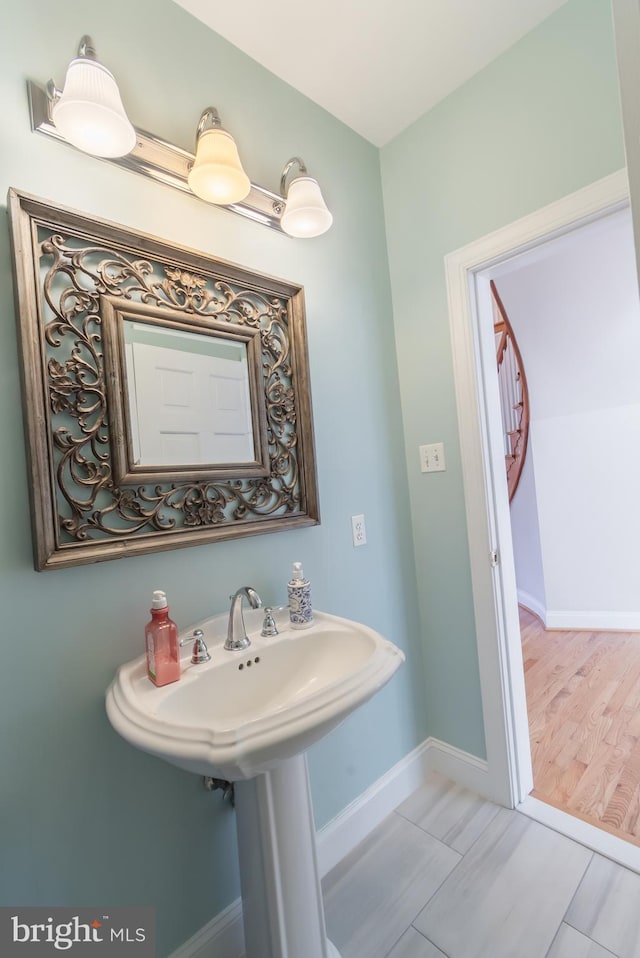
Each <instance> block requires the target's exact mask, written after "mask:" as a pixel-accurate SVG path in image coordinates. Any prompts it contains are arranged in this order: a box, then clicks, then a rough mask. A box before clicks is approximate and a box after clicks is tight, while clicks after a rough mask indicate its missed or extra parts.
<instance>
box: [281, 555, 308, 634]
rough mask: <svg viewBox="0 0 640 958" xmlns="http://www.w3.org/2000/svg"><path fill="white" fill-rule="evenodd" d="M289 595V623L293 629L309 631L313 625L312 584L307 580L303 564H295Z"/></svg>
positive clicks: (288, 590) (288, 588) (289, 583)
mask: <svg viewBox="0 0 640 958" xmlns="http://www.w3.org/2000/svg"><path fill="white" fill-rule="evenodd" d="M287 592H288V594H289V621H290V624H291V628H292V629H308V628H309V626H310V625H313V607H312V605H311V583H310V582H309V580H308V579H305V577H304V572H303V571H302V563H301V562H294V563H293V571H292V573H291V579H290V581H289V582H288V583H287Z"/></svg>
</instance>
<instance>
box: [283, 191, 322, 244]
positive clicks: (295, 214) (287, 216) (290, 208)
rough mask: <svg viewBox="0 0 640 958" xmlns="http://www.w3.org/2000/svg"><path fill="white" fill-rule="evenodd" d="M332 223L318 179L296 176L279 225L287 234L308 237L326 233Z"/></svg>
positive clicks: (288, 193)
mask: <svg viewBox="0 0 640 958" xmlns="http://www.w3.org/2000/svg"><path fill="white" fill-rule="evenodd" d="M332 223H333V216H332V215H331V213H330V212H329V210H328V209H327V204H326V203H325V201H324V199H323V197H322V193H321V192H320V187H319V186H318V181H317V180H314V179H313V177H311V176H298V177H296V179H295V180H292V181H291V185H290V186H289V190H288V192H287V205H286V208H285V211H284V213H283V214H282V219H281V220H280V225H281V226H282V229H283V230H284V231H285V233H288V234H289V236H298V237H310V236H320V235H321V234H322V233H326V231H327V230H328V229H329V227H330V226H331V224H332Z"/></svg>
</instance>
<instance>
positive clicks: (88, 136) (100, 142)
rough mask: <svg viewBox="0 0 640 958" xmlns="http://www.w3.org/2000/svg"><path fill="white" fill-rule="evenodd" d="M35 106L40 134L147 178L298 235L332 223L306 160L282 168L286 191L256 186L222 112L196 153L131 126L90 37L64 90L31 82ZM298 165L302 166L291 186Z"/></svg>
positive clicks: (203, 123) (209, 122) (214, 114)
mask: <svg viewBox="0 0 640 958" xmlns="http://www.w3.org/2000/svg"><path fill="white" fill-rule="evenodd" d="M27 90H28V94H29V110H30V114H31V128H32V130H33V131H34V132H37V133H43V134H45V135H46V136H50V137H53V138H54V139H57V140H62V141H63V142H65V143H69V144H71V145H72V146H75V147H76V148H77V149H79V150H82V151H83V152H85V153H90V154H92V155H93V156H99V157H101V158H103V159H106V160H108V161H109V162H111V163H115V164H117V165H118V166H122V167H124V168H125V169H128V170H131V171H132V172H134V173H141V174H142V175H143V176H146V177H149V178H150V179H153V180H156V181H157V182H160V183H164V184H165V185H166V186H172V187H174V188H175V189H178V190H182V191H183V192H185V193H190V194H195V195H196V196H198V197H199V198H201V199H203V200H205V201H207V202H209V203H216V204H218V205H221V206H222V207H223V209H226V210H229V211H230V212H232V213H239V214H240V215H241V216H246V217H249V219H252V220H254V222H257V223H262V224H263V225H264V226H269V227H270V228H271V229H275V230H278V231H279V232H282V233H288V234H289V235H290V236H295V237H312V236H320V235H321V234H322V233H324V232H326V230H328V229H329V227H330V226H331V223H332V222H333V217H332V215H331V213H330V212H329V210H328V209H327V205H326V203H325V201H324V199H323V196H322V193H321V191H320V187H319V185H318V182H317V180H315V179H313V177H311V176H309V175H308V173H307V168H306V166H305V164H304V163H303V161H302V160H301V159H300V157H297V156H294V157H292V159H290V160H289V161H288V162H287V163H286V165H285V167H284V170H283V171H282V176H281V179H280V193H276V192H273V191H272V190H268V189H266V188H265V187H263V186H258V185H257V184H256V183H252V182H251V181H250V180H249V177H248V176H247V174H246V173H245V171H244V169H243V167H242V163H241V162H240V157H239V155H238V149H237V147H236V144H235V141H234V139H233V137H232V136H231V134H230V133H228V132H227V131H226V130H225V129H223V127H222V125H221V122H220V117H219V115H218V111H217V110H216V109H215V108H214V107H208V108H207V109H206V110H204V112H203V113H202V115H201V117H200V122H199V123H198V128H197V133H196V155H195V156H194V155H193V153H189V152H188V151H187V150H183V149H182V148H181V147H179V146H174V145H173V144H172V143H168V142H167V141H166V140H163V139H161V138H160V137H158V136H155V135H154V134H152V133H149V132H147V131H146V130H142V129H140V128H139V127H134V126H132V124H131V123H130V121H129V119H128V117H127V115H126V113H125V110H124V107H123V105H122V100H121V98H120V92H119V90H118V86H117V83H116V81H115V79H114V77H113V74H112V73H111V72H110V71H109V70H107V69H106V67H104V66H103V65H102V64H101V63H99V62H98V60H96V54H95V49H94V46H93V42H92V40H91V38H90V37H88V36H84V37H82V40H81V41H80V46H79V48H78V56H77V57H76V58H75V59H74V60H72V61H71V63H70V64H69V68H68V70H67V76H66V80H65V84H64V89H63V90H62V91H60V90H58V89H57V88H56V86H55V83H54V82H53V80H50V81H49V83H48V84H47V87H46V88H44V87H42V86H40V85H39V84H37V83H34V82H33V81H31V80H29V81H28V82H27ZM294 166H297V167H298V169H299V173H298V175H296V176H294V177H293V179H291V181H290V183H289V189H288V191H287V189H286V181H287V177H288V175H289V173H290V172H291V170H292V169H293V167H294Z"/></svg>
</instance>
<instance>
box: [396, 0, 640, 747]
mask: <svg viewBox="0 0 640 958" xmlns="http://www.w3.org/2000/svg"><path fill="white" fill-rule="evenodd" d="M623 165H624V151H623V143H622V131H621V119H620V110H619V103H618V88H617V74H616V64H615V51H614V42H613V35H612V26H611V15H610V9H609V2H608V0H570V2H569V3H567V4H565V5H564V6H563V7H561V8H560V9H559V10H558V12H557V13H556V14H554V15H553V16H551V17H550V18H549V19H547V20H546V21H544V22H543V23H542V24H541V25H540V26H539V27H538V28H537V29H535V30H533V31H532V32H531V33H529V34H528V35H527V36H526V37H524V38H523V39H522V40H521V41H520V42H519V43H517V44H516V45H515V46H513V47H512V48H511V49H510V50H508V51H507V52H506V53H505V54H504V55H503V56H501V57H500V58H499V59H498V60H496V61H494V62H493V63H492V64H491V65H490V66H488V67H487V68H486V69H485V70H483V71H482V72H481V73H479V74H478V75H476V76H475V77H474V78H473V79H472V80H470V81H469V82H468V83H466V84H465V85H464V86H463V87H461V88H460V89H458V90H457V91H456V92H455V93H453V94H452V95H451V96H449V97H448V98H447V99H446V100H444V101H443V102H442V103H441V104H439V105H438V106H437V107H436V108H435V109H433V110H432V111H431V112H429V113H428V114H426V115H425V116H424V117H422V118H421V119H420V120H419V121H417V122H416V123H415V124H414V125H413V126H412V127H410V128H409V129H408V130H407V131H406V132H405V133H403V134H402V135H401V136H399V137H397V138H396V139H395V140H394V141H393V142H392V143H391V144H390V145H389V146H387V147H386V148H384V149H383V150H382V153H381V169H382V181H383V194H384V205H385V215H386V227H387V244H388V252H389V263H390V271H391V280H392V290H393V310H394V323H395V331H396V345H397V351H398V363H399V372H400V383H401V397H402V410H403V417H404V426H405V441H406V448H407V464H408V478H409V486H410V490H411V508H412V522H413V529H414V542H415V558H416V576H417V580H418V590H419V596H420V605H421V621H422V634H423V642H424V651H425V662H426V673H425V676H426V681H425V690H426V705H427V716H428V728H429V733H430V734H431V735H434V736H436V737H438V738H441V739H444V740H445V741H447V742H450V743H452V744H453V745H456V746H458V747H460V748H462V749H466V750H468V751H470V752H472V753H474V754H476V755H483V754H484V741H483V732H482V716H481V703H480V692H479V680H478V663H477V649H476V642H475V635H474V618H473V605H472V595H471V585H470V574H469V561H468V550H467V540H466V526H465V514H464V500H463V488H462V476H461V467H460V452H459V440H458V430H457V416H456V406H455V394H454V383H453V373H452V359H451V347H450V339H449V321H448V312H447V298H446V289H445V280H444V267H443V261H444V257H445V255H446V254H447V253H449V252H451V251H453V250H455V249H458V248H460V247H461V246H464V245H465V244H467V243H470V242H471V241H473V240H475V239H477V238H479V237H481V236H484V235H485V234H487V233H490V232H491V231H492V230H495V229H497V228H499V227H501V226H504V225H506V224H508V223H511V222H513V221H514V220H516V219H518V218H519V217H521V216H523V215H525V214H527V213H529V212H531V211H533V210H536V209H539V208H540V207H542V206H544V205H546V204H547V203H550V202H552V201H553V200H555V199H558V198H559V197H562V196H564V195H566V194H568V193H571V192H573V191H574V190H576V189H579V188H580V187H582V186H585V185H586V184H588V183H591V182H593V181H594V180H597V179H599V178H600V177H602V176H605V175H606V174H608V173H611V172H613V171H614V170H617V169H619V168H620V167H622V166H623ZM439 440H442V441H444V443H445V447H446V456H447V467H448V468H447V471H446V472H445V473H436V474H434V475H423V474H420V472H419V471H418V453H417V447H418V445H419V444H420V443H424V442H434V441H439Z"/></svg>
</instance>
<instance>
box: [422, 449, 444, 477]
mask: <svg viewBox="0 0 640 958" xmlns="http://www.w3.org/2000/svg"><path fill="white" fill-rule="evenodd" d="M418 448H419V450H420V471H421V472H444V471H445V469H446V468H447V463H446V460H445V458H444V443H442V442H432V443H429V444H428V445H426V446H419V447H418Z"/></svg>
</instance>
